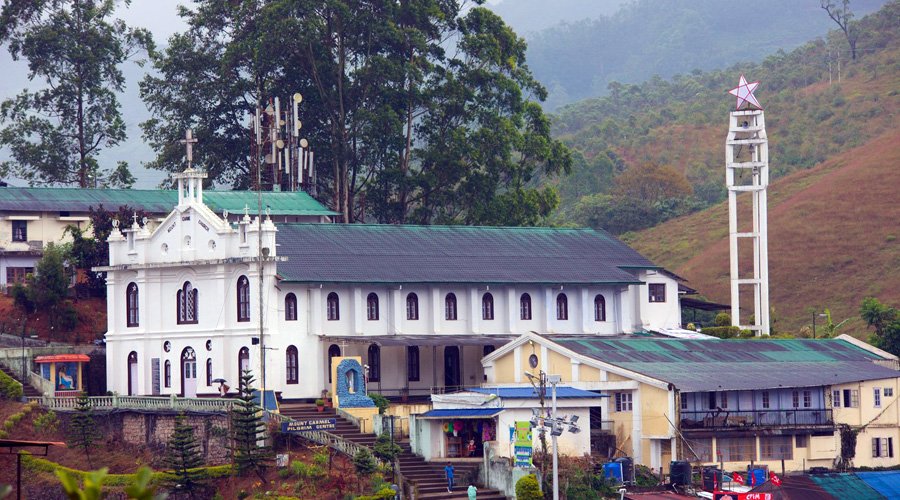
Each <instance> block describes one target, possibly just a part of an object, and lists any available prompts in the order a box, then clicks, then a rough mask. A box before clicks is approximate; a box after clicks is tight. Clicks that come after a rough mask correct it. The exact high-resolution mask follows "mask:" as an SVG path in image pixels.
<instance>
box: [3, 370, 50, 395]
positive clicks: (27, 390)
mask: <svg viewBox="0 0 900 500" xmlns="http://www.w3.org/2000/svg"><path fill="white" fill-rule="evenodd" d="M0 371H3V373H5V374H7V375H9V376H10V378H12V379H13V380H15V381H16V382H18V383H20V384H22V393H23V394H24V395H25V397H27V398H39V397H41V396H42V394H41V392H40V391H38V390H37V389H35V388H34V387H32V385H31V384H29V383H24V382H22V380H21V375H22V374H21V373H20V374H19V375H20V376H16V374H15V373H13V372H12V371H11V370H8V369H7V368H6V367H5V366H3V365H0Z"/></svg>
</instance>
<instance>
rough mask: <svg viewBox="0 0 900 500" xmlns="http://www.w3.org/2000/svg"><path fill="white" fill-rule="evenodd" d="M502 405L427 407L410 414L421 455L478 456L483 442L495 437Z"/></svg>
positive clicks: (457, 457) (431, 458)
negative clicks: (432, 408) (497, 406)
mask: <svg viewBox="0 0 900 500" xmlns="http://www.w3.org/2000/svg"><path fill="white" fill-rule="evenodd" d="M502 412H503V408H459V409H437V410H429V411H427V412H425V413H423V414H421V415H415V416H413V417H412V418H413V420H414V421H415V432H416V436H415V438H413V439H414V440H416V442H417V445H418V447H419V448H420V450H421V453H420V454H422V456H424V457H425V458H426V459H428V460H437V459H467V458H475V459H480V458H481V457H483V456H484V449H485V444H488V446H491V445H492V444H493V443H495V442H496V440H497V425H498V417H499V415H500V414H501V413H502Z"/></svg>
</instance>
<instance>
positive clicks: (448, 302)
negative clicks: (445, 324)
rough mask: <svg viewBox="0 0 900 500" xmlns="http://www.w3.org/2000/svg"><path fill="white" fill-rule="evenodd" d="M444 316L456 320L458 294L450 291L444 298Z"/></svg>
mask: <svg viewBox="0 0 900 500" xmlns="http://www.w3.org/2000/svg"><path fill="white" fill-rule="evenodd" d="M444 318H445V319H448V320H450V321H456V294H453V293H448V294H447V298H446V299H444Z"/></svg>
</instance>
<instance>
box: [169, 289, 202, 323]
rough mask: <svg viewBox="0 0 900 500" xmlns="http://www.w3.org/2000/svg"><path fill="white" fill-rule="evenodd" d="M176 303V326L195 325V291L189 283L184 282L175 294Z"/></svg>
mask: <svg viewBox="0 0 900 500" xmlns="http://www.w3.org/2000/svg"><path fill="white" fill-rule="evenodd" d="M175 298H176V301H177V302H178V324H179V325H183V324H196V323H197V299H198V297H197V289H196V288H194V286H193V285H191V282H190V281H185V282H184V285H182V286H181V289H180V290H178V293H176V294H175Z"/></svg>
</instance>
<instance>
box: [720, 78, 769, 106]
mask: <svg viewBox="0 0 900 500" xmlns="http://www.w3.org/2000/svg"><path fill="white" fill-rule="evenodd" d="M756 87H759V82H758V81H757V82H753V83H747V79H746V78H744V75H743V74H741V79H740V80H739V81H738V86H737V87H736V88H733V89H731V90H729V91H728V93H729V94H731V95H733V96H735V97H737V106H736V107H735V109H741V106H743V105H744V104H752V105H753V106H756V107H757V108H759V109H762V106H761V105H760V104H759V101H757V100H756V96H755V95H753V91H754V90H756Z"/></svg>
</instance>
